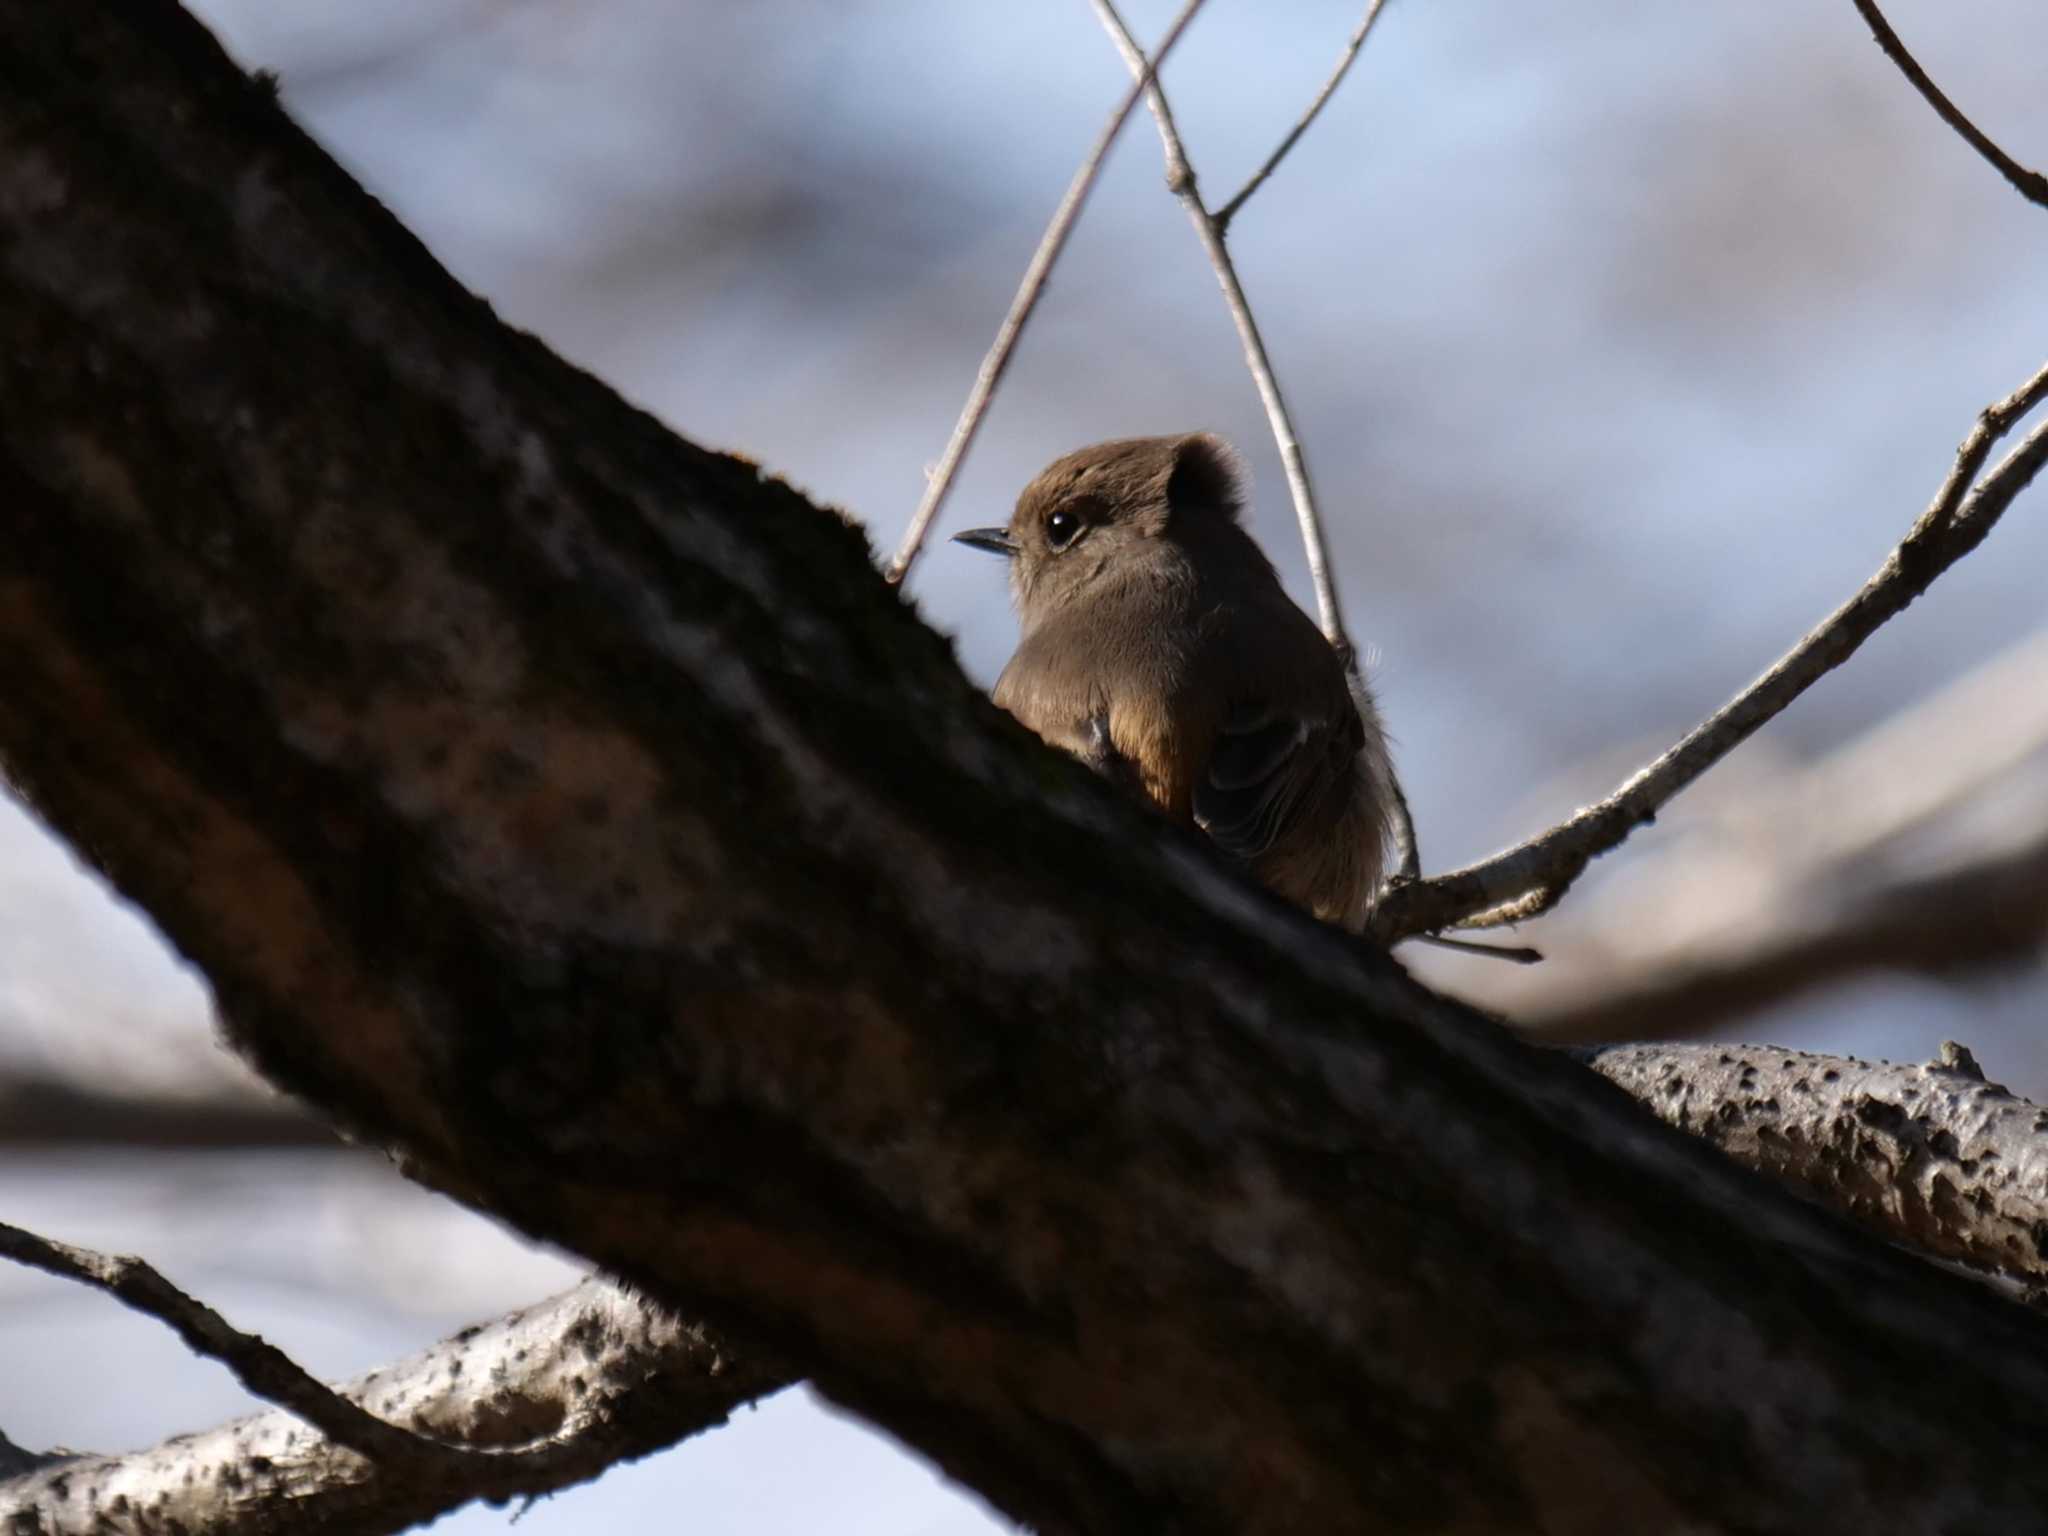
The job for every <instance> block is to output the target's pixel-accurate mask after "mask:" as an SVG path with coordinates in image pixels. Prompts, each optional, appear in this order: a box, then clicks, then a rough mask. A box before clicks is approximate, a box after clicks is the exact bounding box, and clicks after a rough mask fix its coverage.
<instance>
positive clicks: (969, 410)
mask: <svg viewBox="0 0 2048 1536" xmlns="http://www.w3.org/2000/svg"><path fill="white" fill-rule="evenodd" d="M1201 8H1202V0H1187V3H1186V4H1185V5H1183V6H1182V7H1181V9H1180V14H1179V15H1177V16H1175V17H1174V18H1173V25H1171V26H1170V27H1168V28H1167V29H1166V35H1165V36H1164V37H1162V38H1160V40H1159V50H1158V57H1159V62H1160V63H1162V64H1163V63H1164V62H1165V61H1166V56H1167V54H1168V53H1170V52H1172V50H1173V45H1174V44H1175V43H1177V42H1179V41H1180V35H1181V33H1182V32H1184V31H1186V30H1187V25H1188V23H1189V22H1191V21H1193V20H1194V19H1195V12H1196V11H1198V10H1200V9H1201ZM1149 78H1150V77H1149V75H1147V76H1141V77H1140V78H1139V79H1138V80H1136V81H1134V82H1132V84H1131V87H1130V89H1129V90H1127V91H1125V92H1124V94H1123V99H1122V100H1121V101H1119V102H1118V103H1117V105H1116V110H1114V111H1113V112H1111V113H1110V114H1109V121H1108V122H1106V123H1104V124H1103V125H1102V131H1101V132H1100V133H1098V134H1097V135H1096V136H1095V142H1094V143H1093V144H1092V145H1090V146H1089V149H1088V153H1087V155H1086V156H1085V157H1084V158H1083V159H1082V161H1081V168H1080V169H1079V170H1077V171H1075V172H1074V179H1073V180H1072V181H1071V182H1069V183H1068V184H1067V190H1066V195H1065V196H1063V197H1062V198H1061V199H1060V205H1059V207H1058V208H1056V209H1054V210H1053V216H1052V222H1051V223H1050V224H1048V225H1046V227H1045V233H1044V234H1043V235H1041V236H1040V237H1039V241H1038V249H1037V250H1035V251H1033V252H1032V253H1031V261H1030V263H1029V264H1028V265H1027V266H1026V267H1025V268H1024V280H1023V281H1022V282H1021V283H1019V284H1018V285H1017V292H1016V296H1015V297H1013V298H1012V299H1011V300H1010V310H1009V313H1008V314H1006V315H1004V316H1003V323H1002V324H1001V325H1000V326H998V327H997V328H996V339H995V340H994V341H993V342H992V343H990V345H989V349H988V355H987V356H986V357H984V358H982V360H981V368H980V370H979V371H978V372H977V373H976V374H975V376H974V387H973V388H972V389H970V390H969V391H968V392H967V403H966V404H965V405H963V406H961V407H960V419H959V420H958V421H957V422H955V423H954V424H953V435H952V436H951V437H950V438H949V439H947V441H946V451H945V452H944V453H943V454H941V455H940V456H939V462H938V464H937V465H936V466H934V467H933V469H932V472H931V475H930V476H929V477H928V478H927V479H926V481H925V487H924V495H923V496H922V497H921V498H919V500H918V504H917V511H916V512H915V513H913V514H912V515H911V519H910V527H909V528H908V529H906V530H905V532H904V535H903V543H902V544H901V545H900V546H899V547H898V549H897V551H896V555H895V558H894V559H892V560H891V561H890V562H889V567H888V571H887V573H886V574H887V576H888V579H889V580H890V581H891V582H892V583H897V582H901V581H902V580H903V578H904V577H906V576H908V575H909V574H910V568H911V566H912V565H914V564H915V563H916V562H917V556H918V552H919V551H920V550H922V549H923V548H924V541H925V535H926V534H927V533H929V532H930V531H931V525H932V519H933V518H935V517H937V516H938V515H939V508H940V507H941V506H942V505H944V503H945V500H946V495H947V493H948V492H949V491H951V490H952V489H953V481H954V478H955V477H956V476H957V475H958V474H959V473H960V465H961V463H962V462H963V461H964V460H965V459H966V457H967V450H968V449H969V448H970V447H972V446H973V444H974V438H975V434H977V433H978V432H980V430H981V423H982V418H983V417H985V416H986V415H987V414H988V405H989V401H990V400H991V399H993V398H994V396H995V392H996V386H997V385H998V384H1000V383H1001V382H1002V379H1003V373H1004V370H1006V369H1007V368H1008V367H1009V366H1010V354H1011V353H1012V352H1014V351H1015V350H1016V348H1017V338H1018V337H1019V336H1020V335H1022V334H1023V331H1024V323H1025V322H1026V321H1027V320H1029V319H1030V318H1031V312H1032V311H1033V310H1034V309H1036V308H1037V307H1038V299H1039V295H1041V294H1042V293H1044V292H1045V285H1046V281H1047V279H1049V278H1050V277H1051V276H1052V269H1053V264H1054V263H1055V262H1057V261H1058V260H1059V258H1060V252H1061V251H1063V250H1065V249H1066V246H1067V236H1068V235H1070V234H1072V233H1073V230H1074V224H1075V222H1076V221H1077V220H1078V219H1079V218H1080V217H1081V209H1082V208H1083V207H1084V206H1085V205H1086V204H1087V201H1088V194H1089V193H1090V192H1091V191H1093V190H1094V187H1095V178H1096V177H1097V175H1099V174H1100V173H1101V170H1102V162H1103V161H1104V160H1105V159H1106V158H1107V157H1108V155H1109V147H1110V145H1112V144H1114V143H1115V142H1116V136H1117V134H1119V133H1120V132H1122V131H1123V126H1124V123H1125V121H1126V120H1127V119H1128V118H1129V117H1130V115H1131V109H1132V108H1133V107H1135V106H1137V104H1138V98H1139V96H1141V95H1142V94H1143V93H1144V88H1145V83H1146V80H1147V79H1149Z"/></svg>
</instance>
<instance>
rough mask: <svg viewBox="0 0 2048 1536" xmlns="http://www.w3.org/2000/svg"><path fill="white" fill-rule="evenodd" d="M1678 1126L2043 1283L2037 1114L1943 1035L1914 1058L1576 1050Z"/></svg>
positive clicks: (1952, 1253) (1858, 1212)
mask: <svg viewBox="0 0 2048 1536" xmlns="http://www.w3.org/2000/svg"><path fill="white" fill-rule="evenodd" d="M1587 1058H1588V1059H1589V1060H1590V1061H1591V1062H1592V1065H1593V1067H1594V1070H1596V1071H1598V1072H1599V1073H1601V1074H1602V1075H1603V1076H1605V1077H1607V1078H1609V1079H1611V1080H1612V1081H1614V1082H1615V1083H1617V1084H1619V1085H1620V1086H1621V1087H1623V1088H1625V1089H1627V1090H1628V1091H1629V1092H1630V1093H1631V1094H1633V1095H1635V1097H1637V1098H1638V1099H1640V1100H1642V1102H1643V1103H1644V1104H1646V1105H1648V1106H1649V1107H1650V1108H1651V1109H1652V1110H1653V1111H1655V1112H1656V1113H1657V1114H1658V1115H1659V1116H1661V1117H1662V1118H1663V1119H1664V1120H1666V1121H1668V1122H1669V1123H1671V1124H1672V1125H1675V1126H1677V1127H1678V1128H1679V1129H1680V1130H1684V1131H1691V1132H1692V1133H1693V1134H1695V1135H1698V1136H1703V1137H1705V1138H1706V1139H1707V1140H1708V1141H1710V1142H1712V1143H1713V1144H1714V1145H1715V1146H1717V1147H1719V1148H1721V1150H1722V1151H1724V1152H1726V1153H1727V1154H1728V1155H1729V1156H1730V1157H1732V1158H1734V1159H1735V1160H1736V1161H1737V1162H1740V1163H1743V1164H1746V1165H1747V1166H1749V1167H1751V1168H1755V1169H1757V1170H1758V1171H1759V1172H1762V1173H1767V1174H1770V1175H1771V1176H1773V1177H1774V1178H1778V1179H1782V1180H1783V1181H1784V1182H1786V1183H1787V1184H1789V1185H1791V1186H1793V1187H1794V1188H1796V1189H1798V1190H1800V1191H1801V1192H1802V1193H1804V1194H1806V1195H1807V1196H1808V1197H1809V1198H1810V1199H1813V1200H1815V1201H1817V1202H1818V1203H1820V1204H1822V1205H1825V1206H1828V1207H1829V1208H1830V1209H1833V1210H1837V1211H1841V1212H1843V1213H1845V1214H1846V1215H1848V1216H1849V1217H1851V1218H1852V1219H1853V1220H1855V1221H1858V1222H1860V1223H1861V1224H1862V1225H1864V1226H1866V1227H1868V1228H1869V1229H1870V1230H1871V1231H1873V1232H1876V1233H1877V1234H1879V1235H1880V1236H1882V1237H1886V1238H1889V1239H1890V1240H1891V1241H1893V1242H1896V1243H1902V1244H1905V1245H1908V1246H1910V1247H1913V1248H1917V1249H1919V1250H1921V1251H1922V1252H1926V1253H1933V1254H1939V1255H1941V1256H1942V1257H1945V1258H1950V1259H1955V1260H1958V1261H1960V1262H1962V1263H1965V1264H1968V1265H1971V1266H1972V1267H1974V1268H1978V1269H1984V1270H1990V1271H1994V1272H1996V1273H1999V1274H2004V1275H2009V1276H2011V1277H2013V1278H2015V1279H2017V1280H2020V1281H2022V1282H2024V1283H2026V1284H2027V1285H2029V1286H2030V1287H2034V1288H2039V1287H2040V1286H2042V1285H2043V1284H2044V1283H2048V1251H2044V1247H2043V1239H2044V1236H2048V1136H2044V1135H2043V1131H2044V1130H2048V1109H2044V1108H2043V1107H2042V1106H2041V1105H2038V1104H2030V1103H2028V1102H2027V1101H2026V1100H2025V1099H2021V1098H2017V1097H2015V1096H2014V1095H2013V1094H2012V1093H2010V1092H2009V1091H2007V1090H2006V1089H2005V1088H2003V1087H2001V1086H1999V1085H1998V1084H1996V1083H1988V1082H1986V1081H1985V1079H1984V1073H1983V1071H1982V1069H1980V1068H1979V1067H1978V1066H1977V1063H1976V1061H1975V1060H1974V1058H1972V1057H1971V1055H1970V1053H1969V1052H1968V1051H1967V1050H1964V1049H1963V1048H1962V1047H1960V1046H1958V1045H1956V1044H1955V1043H1954V1042H1953V1041H1951V1042H1949V1043H1948V1044H1946V1045H1944V1046H1943V1047H1942V1054H1941V1055H1940V1057H1939V1058H1937V1059H1936V1060H1934V1061H1931V1062H1928V1063H1926V1064H1925V1065H1921V1066H1894V1065H1892V1064H1891V1063H1889V1062H1877V1063H1870V1062H1862V1061H1852V1060H1847V1059H1845V1058H1843V1057H1839V1056H1814V1055H1810V1054H1808V1053H1807V1052H1804V1051H1783V1050H1774V1049H1771V1048H1770V1047H1767V1046H1746V1045H1627V1046H1608V1047H1605V1048H1604V1049H1600V1050H1596V1051H1591V1052H1588V1053H1587Z"/></svg>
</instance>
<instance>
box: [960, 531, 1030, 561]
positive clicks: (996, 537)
mask: <svg viewBox="0 0 2048 1536" xmlns="http://www.w3.org/2000/svg"><path fill="white" fill-rule="evenodd" d="M953 542H954V543H955V544H966V545H969V546H971V547H972V548H975V549H985V550H987V551H988V552H989V553H990V554H992V555H1014V554H1016V553H1017V541H1016V540H1015V539H1013V538H1011V537H1010V530H1009V529H1007V528H969V529H968V530H967V531H966V532H965V533H956V534H954V535H953Z"/></svg>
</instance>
